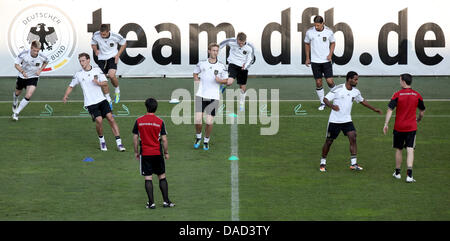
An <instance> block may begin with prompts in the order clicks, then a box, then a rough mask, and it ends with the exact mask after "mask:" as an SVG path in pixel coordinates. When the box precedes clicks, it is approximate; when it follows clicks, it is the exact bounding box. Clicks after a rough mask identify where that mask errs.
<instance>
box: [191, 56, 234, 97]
mask: <svg viewBox="0 0 450 241" xmlns="http://www.w3.org/2000/svg"><path fill="white" fill-rule="evenodd" d="M194 74H199V75H198V76H199V78H200V84H199V87H198V90H197V93H196V94H195V95H196V96H198V97H202V98H207V99H214V100H219V99H220V84H219V83H217V81H216V75H217V76H219V78H220V79H227V78H228V72H227V68H226V67H225V65H224V64H222V63H221V62H220V61H216V62H215V63H213V64H212V63H210V62H209V60H203V61H200V62H199V63H198V64H197V65H196V66H195V69H194Z"/></svg>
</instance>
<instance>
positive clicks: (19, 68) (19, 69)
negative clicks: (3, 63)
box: [14, 64, 28, 79]
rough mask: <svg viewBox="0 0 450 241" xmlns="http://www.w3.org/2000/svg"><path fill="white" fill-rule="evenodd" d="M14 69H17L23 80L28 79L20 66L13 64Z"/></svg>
mask: <svg viewBox="0 0 450 241" xmlns="http://www.w3.org/2000/svg"><path fill="white" fill-rule="evenodd" d="M14 67H15V68H16V69H17V71H19V72H20V73H21V74H22V75H23V77H24V78H25V79H26V78H28V76H27V73H25V71H24V70H23V69H22V66H20V64H14Z"/></svg>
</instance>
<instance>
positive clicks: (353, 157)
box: [350, 156, 356, 165]
mask: <svg viewBox="0 0 450 241" xmlns="http://www.w3.org/2000/svg"><path fill="white" fill-rule="evenodd" d="M350 161H351V163H352V165H355V164H356V156H351V157H350Z"/></svg>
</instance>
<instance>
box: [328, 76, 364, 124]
mask: <svg viewBox="0 0 450 241" xmlns="http://www.w3.org/2000/svg"><path fill="white" fill-rule="evenodd" d="M325 98H327V99H328V100H329V101H333V104H334V105H337V106H339V111H335V110H333V109H332V110H331V113H330V118H329V119H328V122H331V123H346V122H350V121H352V116H351V112H352V106H353V101H356V103H360V102H363V101H364V98H363V97H362V96H361V92H359V90H358V89H357V88H355V87H353V88H352V89H351V90H348V89H347V87H345V84H340V85H337V86H336V87H334V88H333V89H331V91H330V92H329V93H328V94H327V95H326V96H325Z"/></svg>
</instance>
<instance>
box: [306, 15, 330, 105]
mask: <svg viewBox="0 0 450 241" xmlns="http://www.w3.org/2000/svg"><path fill="white" fill-rule="evenodd" d="M335 46H336V40H335V38H334V34H333V31H332V30H331V29H329V28H328V27H327V26H325V25H324V23H323V18H322V17H321V16H316V17H315V18H314V27H311V28H310V29H308V31H306V36H305V55H306V61H305V64H306V66H307V67H309V64H311V69H312V72H313V75H314V79H315V80H316V92H317V95H318V96H319V100H320V106H319V108H318V109H319V110H323V109H324V108H325V103H324V102H323V98H324V96H325V92H324V90H323V86H322V77H325V79H326V81H327V84H328V87H330V89H331V88H333V87H334V81H333V68H332V64H331V59H332V57H333V52H334V48H335Z"/></svg>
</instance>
